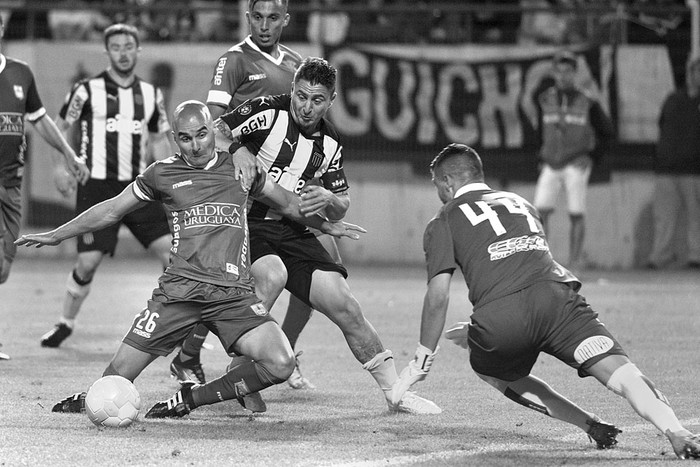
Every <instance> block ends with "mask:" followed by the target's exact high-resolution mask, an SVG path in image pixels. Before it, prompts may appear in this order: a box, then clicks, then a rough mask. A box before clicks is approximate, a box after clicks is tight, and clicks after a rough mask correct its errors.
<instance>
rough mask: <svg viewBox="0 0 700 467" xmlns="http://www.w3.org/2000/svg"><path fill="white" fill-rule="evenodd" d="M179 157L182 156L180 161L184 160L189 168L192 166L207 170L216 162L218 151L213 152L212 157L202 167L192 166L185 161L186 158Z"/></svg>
mask: <svg viewBox="0 0 700 467" xmlns="http://www.w3.org/2000/svg"><path fill="white" fill-rule="evenodd" d="M181 158H182V162H184V163H185V164H186V165H187V166H188V167H191V168H193V169H200V170H209V169H211V168H212V167H214V164H216V162H217V161H218V160H219V153H218V152H215V153H214V157H213V158H212V160H210V161H209V162H207V165H205V166H204V167H195V166H193V165H192V164H190V163H189V162H187V159H185V157H184V156H181Z"/></svg>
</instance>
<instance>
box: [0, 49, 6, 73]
mask: <svg viewBox="0 0 700 467" xmlns="http://www.w3.org/2000/svg"><path fill="white" fill-rule="evenodd" d="M6 65H7V59H6V58H5V56H4V55H3V54H0V73H2V71H3V70H4V69H5V66H6Z"/></svg>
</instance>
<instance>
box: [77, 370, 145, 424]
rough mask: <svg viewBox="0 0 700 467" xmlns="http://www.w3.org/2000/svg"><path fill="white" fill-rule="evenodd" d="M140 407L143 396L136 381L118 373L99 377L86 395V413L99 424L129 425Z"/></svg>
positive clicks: (136, 415) (92, 420)
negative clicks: (137, 388) (135, 383)
mask: <svg viewBox="0 0 700 467" xmlns="http://www.w3.org/2000/svg"><path fill="white" fill-rule="evenodd" d="M140 409H141V396H140V395H139V392H138V391H137V390H136V386H134V383H132V382H131V381H129V380H128V379H126V378H123V377H121V376H117V375H110V376H105V377H103V378H100V379H98V380H97V381H95V382H94V383H93V384H92V386H90V389H88V392H87V396H85V413H87V416H88V418H89V419H90V421H91V422H92V423H94V424H95V425H97V426H109V427H126V426H129V425H131V423H132V422H134V420H136V417H138V415H139V410H140Z"/></svg>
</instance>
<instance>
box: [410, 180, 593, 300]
mask: <svg viewBox="0 0 700 467" xmlns="http://www.w3.org/2000/svg"><path fill="white" fill-rule="evenodd" d="M423 249H424V251H425V256H426V263H427V268H428V280H430V279H432V278H433V277H434V276H435V275H437V274H439V273H441V272H445V271H449V272H452V271H454V269H457V268H459V269H460V270H461V271H462V274H463V276H464V279H465V281H466V283H467V287H468V288H469V300H470V301H471V302H472V304H473V305H474V308H477V307H479V306H481V305H484V304H485V303H488V302H490V301H492V300H495V299H497V298H500V297H504V296H506V295H509V294H511V293H513V292H516V291H518V290H521V289H523V288H525V287H527V286H529V285H531V284H533V283H535V282H538V281H546V280H549V281H556V282H575V283H576V288H578V287H580V283H579V282H578V279H576V277H575V276H574V275H573V274H571V273H570V272H569V271H568V270H567V269H566V268H564V267H562V266H561V265H560V264H559V263H557V262H556V261H554V258H553V257H552V254H551V253H550V251H549V245H548V244H547V240H546V238H545V236H544V231H543V229H542V222H541V220H540V216H539V213H538V212H537V210H536V209H535V208H534V207H533V206H532V205H531V204H530V203H529V202H528V201H527V200H525V199H524V198H522V197H520V196H518V195H516V194H514V193H509V192H506V191H496V190H492V189H490V188H489V187H488V186H487V185H486V184H484V183H473V184H469V185H466V186H463V187H462V188H460V189H459V190H458V191H457V193H456V194H455V197H454V199H452V200H451V201H450V202H448V203H447V204H445V205H444V206H443V207H442V209H441V210H440V212H438V214H437V215H436V216H435V217H434V218H433V219H432V220H431V221H430V222H429V223H428V226H427V228H426V230H425V234H424V237H423Z"/></svg>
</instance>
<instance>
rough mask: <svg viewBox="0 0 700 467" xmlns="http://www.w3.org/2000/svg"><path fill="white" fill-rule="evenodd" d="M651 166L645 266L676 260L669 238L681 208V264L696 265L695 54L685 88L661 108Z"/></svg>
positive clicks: (699, 212) (698, 118)
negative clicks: (651, 219)
mask: <svg viewBox="0 0 700 467" xmlns="http://www.w3.org/2000/svg"><path fill="white" fill-rule="evenodd" d="M654 170H655V172H656V190H655V192H654V198H653V215H654V244H653V247H652V250H651V254H650V255H649V262H648V264H647V266H648V267H649V268H652V269H657V268H662V267H666V266H668V265H669V264H671V263H672V262H673V261H674V260H678V259H680V258H679V257H678V256H679V254H678V252H677V248H676V245H674V238H675V236H676V229H677V227H678V221H679V219H680V217H681V215H682V213H683V212H685V213H686V214H687V218H688V219H687V234H688V237H687V246H688V253H687V262H686V265H687V266H688V267H691V268H695V269H697V268H700V57H692V58H691V59H690V60H689V61H688V65H687V68H686V86H685V87H684V88H681V89H679V90H677V91H674V92H673V93H671V94H670V95H669V96H668V97H667V98H666V101H665V102H664V104H663V106H662V108H661V115H660V116H659V141H658V144H657V147H656V159H655V165H654Z"/></svg>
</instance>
